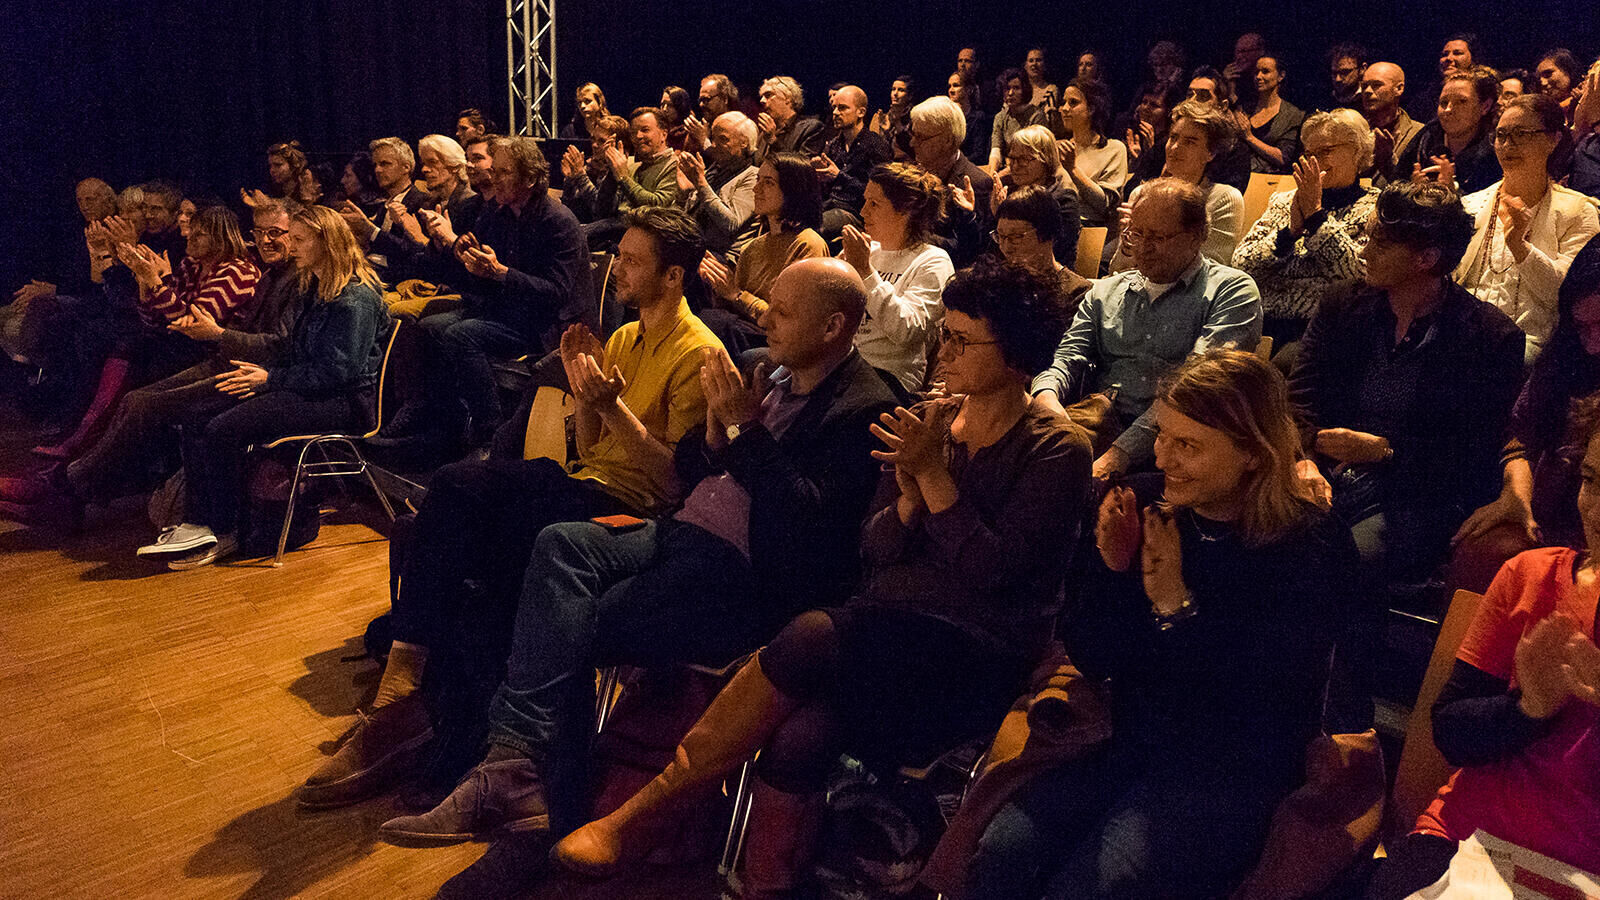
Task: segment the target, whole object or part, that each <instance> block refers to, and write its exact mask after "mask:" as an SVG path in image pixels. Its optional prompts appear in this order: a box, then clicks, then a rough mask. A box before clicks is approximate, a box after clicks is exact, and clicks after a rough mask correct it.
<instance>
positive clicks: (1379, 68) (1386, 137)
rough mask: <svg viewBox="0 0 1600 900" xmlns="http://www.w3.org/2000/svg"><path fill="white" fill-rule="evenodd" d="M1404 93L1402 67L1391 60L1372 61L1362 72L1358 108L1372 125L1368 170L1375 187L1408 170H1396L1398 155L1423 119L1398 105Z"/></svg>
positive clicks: (1400, 177) (1414, 138)
mask: <svg viewBox="0 0 1600 900" xmlns="http://www.w3.org/2000/svg"><path fill="white" fill-rule="evenodd" d="M1405 93H1406V73H1405V70H1403V69H1401V68H1400V67H1399V66H1397V65H1395V64H1394V63H1392V62H1375V63H1373V64H1372V65H1370V66H1367V70H1366V71H1365V72H1363V73H1362V75H1361V95H1360V96H1361V112H1362V114H1363V115H1365V116H1366V117H1367V122H1368V123H1370V124H1371V125H1372V143H1373V148H1372V169H1371V171H1370V172H1368V173H1367V174H1368V175H1369V176H1370V177H1371V178H1372V183H1373V185H1374V186H1375V187H1380V188H1381V187H1383V186H1384V185H1386V184H1388V183H1390V182H1391V181H1395V180H1397V179H1399V180H1404V179H1405V178H1408V177H1410V174H1411V173H1409V172H1407V173H1404V174H1403V175H1399V176H1397V175H1396V174H1395V173H1396V166H1397V163H1398V162H1399V160H1400V157H1401V156H1403V155H1405V151H1406V148H1407V147H1409V146H1411V142H1412V141H1413V140H1416V137H1417V135H1418V134H1421V133H1422V123H1421V122H1418V121H1416V120H1415V119H1413V118H1411V116H1409V115H1407V114H1406V111H1405V109H1403V108H1402V107H1401V103H1402V99H1403V98H1404V97H1405Z"/></svg>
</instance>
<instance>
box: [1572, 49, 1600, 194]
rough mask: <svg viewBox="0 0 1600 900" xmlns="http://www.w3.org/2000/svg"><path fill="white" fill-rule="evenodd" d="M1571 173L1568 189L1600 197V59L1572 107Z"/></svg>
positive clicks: (1585, 79) (1579, 90)
mask: <svg viewBox="0 0 1600 900" xmlns="http://www.w3.org/2000/svg"><path fill="white" fill-rule="evenodd" d="M1572 109H1573V112H1572V137H1573V140H1574V141H1576V146H1575V147H1573V150H1572V164H1571V166H1570V170H1571V174H1570V175H1569V176H1568V177H1567V186H1568V187H1570V188H1572V189H1573V190H1575V191H1581V192H1583V193H1584V194H1587V195H1588V196H1590V197H1595V196H1600V60H1596V61H1595V63H1594V65H1592V66H1590V67H1589V74H1588V75H1586V76H1584V79H1583V84H1582V85H1581V86H1580V87H1579V88H1578V100H1577V102H1576V103H1574V104H1573V105H1572Z"/></svg>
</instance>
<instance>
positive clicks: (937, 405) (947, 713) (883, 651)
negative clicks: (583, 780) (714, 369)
mask: <svg viewBox="0 0 1600 900" xmlns="http://www.w3.org/2000/svg"><path fill="white" fill-rule="evenodd" d="M945 303H946V307H947V315H946V318H945V322H944V330H943V332H942V334H943V345H942V349H941V350H940V362H941V364H942V365H943V367H944V372H945V382H946V385H947V387H948V388H949V390H951V391H952V392H954V393H955V395H954V396H951V397H948V398H946V399H942V400H935V401H931V402H929V403H927V404H924V405H922V406H920V407H919V408H917V409H916V410H906V409H897V410H895V412H894V413H893V414H885V415H884V416H883V419H882V421H883V425H882V426H881V427H880V426H873V431H874V433H875V434H877V436H878V437H879V438H880V439H881V440H882V441H883V442H884V444H885V446H886V448H887V449H885V450H883V451H875V453H874V455H875V456H877V457H878V458H879V459H881V460H883V461H885V462H887V463H890V464H892V465H893V466H894V475H893V486H892V489H889V490H886V491H885V494H886V495H887V496H888V497H889V498H890V500H889V502H888V505H887V506H884V507H883V508H882V509H880V510H879V511H878V512H877V513H876V514H875V515H874V516H872V517H871V518H870V519H869V520H868V523H867V525H866V531H865V553H866V558H867V561H868V564H869V566H870V569H871V574H870V576H869V577H868V578H867V580H866V583H865V585H864V586H863V588H862V589H861V591H860V593H859V594H858V595H857V598H856V599H855V600H853V601H852V602H851V603H849V604H848V605H846V606H845V607H843V608H836V609H826V610H816V611H812V612H808V613H805V614H803V615H801V616H800V617H798V618H796V619H795V620H794V621H792V622H791V623H789V625H788V626H786V627H785V628H784V630H783V631H782V632H781V633H780V634H779V635H778V636H777V637H776V638H774V639H773V641H772V643H771V644H770V645H768V646H767V647H766V648H765V649H763V650H762V651H761V652H760V654H759V655H758V656H757V658H756V659H755V660H754V661H753V662H751V663H750V664H749V665H747V666H745V667H744V669H742V670H741V671H740V672H739V674H738V675H737V676H735V677H734V679H733V681H732V682H731V683H730V684H729V685H728V687H727V688H725V689H724V690H723V691H722V693H721V694H719V695H718V697H717V699H716V700H715V701H713V703H712V705H711V708H710V709H708V710H707V711H706V713H705V715H704V716H702V717H701V719H700V721H699V722H698V723H696V725H695V726H694V728H693V729H692V730H691V731H690V732H689V734H688V735H687V736H686V737H685V738H684V740H683V743H682V745H681V746H680V747H679V748H678V751H677V757H676V759H677V761H676V762H675V763H674V764H673V765H672V766H670V767H668V769H667V770H666V771H665V772H663V773H662V774H661V775H660V776H659V777H657V778H656V780H655V781H653V782H652V783H651V784H650V785H649V786H647V787H645V788H644V790H642V791H640V792H639V793H638V794H636V795H635V796H634V797H633V798H632V799H630V800H629V801H628V802H627V803H626V804H624V805H623V807H622V808H621V809H620V810H618V811H617V812H615V813H613V814H611V815H610V816H607V817H605V818H604V819H601V820H599V821H597V822H593V823H591V824H589V825H586V826H584V827H583V828H581V829H579V830H578V831H576V832H574V833H572V834H571V835H569V836H568V837H567V838H565V839H564V840H563V841H562V842H561V843H559V844H558V845H557V846H556V848H555V851H554V853H553V856H554V858H555V859H556V860H557V861H558V862H560V863H562V864H563V865H565V866H567V867H569V868H572V869H576V870H578V871H581V872H585V873H588V874H591V875H601V874H607V873H610V872H612V871H613V870H615V869H616V868H617V867H618V866H619V865H621V864H623V863H625V862H629V861H632V860H637V859H639V858H641V857H642V856H643V855H644V853H645V852H646V851H647V850H648V849H649V845H650V844H651V843H652V838H653V836H655V835H656V834H658V829H659V828H660V827H661V826H664V825H668V824H670V821H671V817H672V815H673V812H674V810H676V809H677V808H678V807H679V805H680V803H681V801H682V799H683V798H684V797H686V796H688V795H692V794H693V793H694V792H695V791H696V790H697V789H698V788H700V787H702V786H707V785H710V784H711V783H713V782H715V781H717V780H719V779H720V778H722V776H723V775H724V774H725V773H727V772H728V771H729V770H730V769H732V768H733V767H735V766H737V765H739V763H741V762H743V761H744V760H746V759H748V758H749V757H750V755H751V754H752V753H753V752H755V751H756V750H758V749H759V750H761V756H760V759H759V761H758V766H757V767H758V775H759V778H758V780H757V787H756V793H755V799H754V804H753V806H752V813H751V816H752V825H751V837H750V845H749V856H748V861H747V865H746V870H745V873H744V876H743V883H744V887H745V891H746V893H745V896H753V897H770V896H786V894H784V893H782V892H784V891H788V890H791V889H792V888H793V887H794V883H795V880H796V875H797V872H798V871H799V867H800V865H801V864H802V863H804V861H805V857H806V856H807V855H808V854H807V851H808V850H809V848H808V847H807V846H806V844H807V841H806V835H807V833H808V829H807V828H806V827H805V825H806V823H807V822H809V821H812V820H813V819H814V814H815V812H816V809H817V801H818V800H819V799H820V796H821V793H820V792H821V789H822V786H823V780H824V779H825V778H826V776H827V775H828V773H829V771H830V769H831V767H832V765H833V763H834V762H835V761H837V759H838V756H839V754H840V752H841V751H843V750H846V749H848V750H849V751H850V752H851V753H852V754H854V755H857V756H858V757H860V758H862V759H864V760H866V761H867V762H868V764H869V765H871V766H872V767H874V768H875V769H878V770H880V771H881V770H882V767H892V766H894V765H897V764H899V763H901V762H903V761H905V760H906V759H909V758H915V757H917V756H919V755H921V754H927V753H933V752H938V751H940V750H943V749H946V748H948V747H949V746H952V745H954V744H956V743H959V742H960V741H961V740H964V739H967V738H970V737H973V736H976V735H979V734H982V733H984V731H985V730H986V729H993V728H994V727H995V726H996V725H997V724H998V722H999V720H1000V718H1001V716H1002V715H1003V714H1004V712H1005V710H1006V708H1007V706H1009V705H1010V702H1011V700H1012V699H1014V697H1015V694H1016V693H1017V692H1019V691H1020V690H1021V688H1022V687H1023V685H1024V683H1025V681H1026V679H1027V676H1028V673H1029V671H1030V669H1031V668H1032V666H1033V665H1034V664H1035V663H1036V662H1037V661H1038V658H1039V655H1040V653H1041V652H1042V648H1043V647H1044V646H1045V642H1046V641H1047V640H1048V639H1049V637H1050V622H1051V619H1052V618H1053V616H1054V614H1055V611H1056V603H1057V600H1056V596H1057V591H1058V590H1059V588H1060V585H1061V579H1062V574H1063V572H1064V568H1065V565H1066V562H1067V559H1066V555H1065V554H1063V553H1062V548H1063V547H1070V546H1072V544H1073V531H1074V525H1073V523H1076V522H1078V521H1079V520H1080V519H1081V517H1082V512H1083V506H1082V505H1083V502H1084V500H1085V498H1086V492H1087V489H1088V478H1089V464H1090V450H1089V443H1088V438H1087V437H1086V436H1085V434H1084V433H1083V431H1082V430H1081V429H1079V428H1077V427H1076V426H1074V425H1072V424H1071V423H1070V422H1068V421H1067V420H1066V419H1064V418H1060V417H1057V416H1055V415H1052V414H1049V413H1045V412H1042V411H1040V410H1038V409H1036V408H1033V407H1031V406H1030V405H1029V399H1028V393H1027V388H1028V383H1029V382H1028V379H1029V376H1030V373H1032V372H1034V371H1036V370H1038V369H1040V368H1042V367H1043V366H1044V365H1045V364H1046V362H1047V361H1048V357H1049V353H1050V350H1051V341H1052V340H1053V339H1054V338H1055V337H1056V336H1058V335H1059V334H1060V333H1061V331H1062V329H1063V326H1064V322H1063V321H1062V316H1061V313H1060V309H1059V304H1058V303H1057V302H1056V301H1055V300H1054V298H1053V293H1052V286H1051V285H1049V284H1048V283H1046V282H1043V281H1042V280H1038V279H1035V278H1034V277H1033V276H1030V275H1028V274H1026V273H1024V272H1023V271H1022V270H1020V269H1016V268H1012V267H994V268H991V269H983V270H971V271H967V272H963V273H962V274H960V275H958V276H956V277H955V278H953V279H952V280H951V282H950V284H949V286H948V287H946V289H945ZM885 486H886V488H887V487H890V486H889V485H888V484H886V485H885ZM888 771H893V769H892V768H889V769H888ZM752 892H753V893H752Z"/></svg>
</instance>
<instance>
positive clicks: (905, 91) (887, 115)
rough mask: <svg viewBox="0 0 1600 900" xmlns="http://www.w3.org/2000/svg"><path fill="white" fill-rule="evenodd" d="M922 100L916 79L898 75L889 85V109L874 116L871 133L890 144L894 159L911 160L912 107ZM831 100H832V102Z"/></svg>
mask: <svg viewBox="0 0 1600 900" xmlns="http://www.w3.org/2000/svg"><path fill="white" fill-rule="evenodd" d="M920 99H922V98H920V97H918V96H917V82H916V79H914V78H912V77H911V76H910V75H897V76H895V79H894V81H892V82H890V83H889V107H888V108H887V109H880V110H878V111H877V112H875V113H873V114H872V123H871V125H870V126H869V127H870V129H871V131H872V132H873V133H875V134H877V135H878V136H880V137H882V138H883V139H884V140H885V141H887V142H888V144H889V147H890V149H891V150H893V151H894V159H896V160H904V159H909V158H910V155H911V107H912V106H915V105H916V103H917V101H918V100H920ZM829 102H832V101H831V98H830V101H829Z"/></svg>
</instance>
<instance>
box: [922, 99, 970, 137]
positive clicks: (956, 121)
mask: <svg viewBox="0 0 1600 900" xmlns="http://www.w3.org/2000/svg"><path fill="white" fill-rule="evenodd" d="M911 124H913V125H919V124H920V125H928V126H930V127H933V128H937V129H939V130H940V131H943V132H947V133H948V134H949V135H950V136H951V137H953V138H955V141H956V145H957V148H958V149H959V147H960V145H961V144H962V143H963V142H965V141H966V139H967V116H966V114H965V113H963V112H962V111H961V107H959V106H957V105H956V103H955V101H954V100H951V99H950V98H949V97H945V96H942V95H941V96H938V97H929V98H928V99H926V100H924V101H922V102H921V103H918V104H917V105H916V106H913V107H911Z"/></svg>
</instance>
